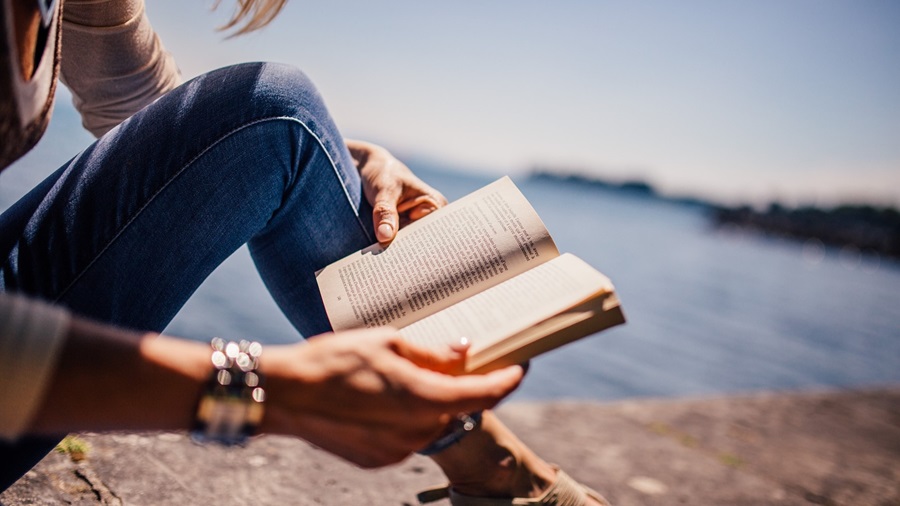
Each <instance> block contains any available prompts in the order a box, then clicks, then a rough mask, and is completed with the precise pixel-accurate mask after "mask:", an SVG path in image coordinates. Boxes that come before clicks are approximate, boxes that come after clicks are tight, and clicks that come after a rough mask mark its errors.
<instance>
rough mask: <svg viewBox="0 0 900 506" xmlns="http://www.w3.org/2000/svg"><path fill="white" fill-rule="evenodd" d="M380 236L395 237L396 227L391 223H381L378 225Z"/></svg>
mask: <svg viewBox="0 0 900 506" xmlns="http://www.w3.org/2000/svg"><path fill="white" fill-rule="evenodd" d="M378 236H379V237H383V238H385V239H390V238H391V237H394V227H392V226H390V224H388V223H382V224H381V225H378Z"/></svg>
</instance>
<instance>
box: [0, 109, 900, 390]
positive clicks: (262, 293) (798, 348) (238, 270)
mask: <svg viewBox="0 0 900 506" xmlns="http://www.w3.org/2000/svg"><path fill="white" fill-rule="evenodd" d="M60 109H61V111H58V113H57V115H58V116H62V120H58V118H57V119H56V120H55V121H56V123H55V124H54V125H51V131H50V132H49V133H48V137H49V138H45V139H44V141H42V146H39V149H38V150H36V151H35V152H33V153H31V154H29V155H28V158H26V159H24V160H23V161H22V162H20V163H19V164H17V165H16V166H14V167H13V168H11V169H9V170H8V171H7V172H6V173H5V174H3V176H2V177H0V206H2V208H5V207H6V206H8V205H9V204H10V203H11V202H12V201H14V200H15V199H16V198H18V196H19V195H21V194H22V193H24V191H25V190H27V188H29V187H30V186H32V185H33V184H35V183H36V182H37V181H39V180H40V179H41V178H43V177H44V176H45V175H46V174H47V173H49V172H50V170H51V169H52V168H55V167H56V166H58V165H59V164H60V163H62V162H63V161H65V160H66V159H67V158H68V157H70V156H72V155H73V154H74V153H75V152H76V151H77V149H78V146H83V145H84V144H85V143H86V141H87V136H86V135H85V134H83V133H78V132H77V131H76V130H77V122H76V120H75V119H74V116H73V117H68V116H66V114H69V116H71V111H68V112H67V109H66V108H60ZM67 121H68V123H67ZM73 124H74V125H73ZM60 125H61V126H60ZM410 165H411V166H412V167H413V168H414V169H415V170H416V171H417V172H419V173H420V174H421V175H422V176H423V177H424V178H425V179H426V180H427V181H429V182H430V183H431V184H433V185H434V186H436V187H437V188H438V189H440V190H441V191H443V192H444V193H445V194H446V195H447V197H448V198H450V199H451V200H452V199H454V198H457V197H460V196H462V195H465V194H466V193H469V192H471V191H473V190H475V189H477V188H479V187H481V186H483V185H485V184H487V183H489V182H491V181H492V180H494V179H496V177H497V175H495V174H475V173H471V172H469V173H460V172H454V171H448V170H440V169H435V168H434V167H433V166H431V165H430V164H428V163H415V162H410ZM513 179H514V180H515V181H516V183H517V184H518V185H519V187H520V189H521V190H522V192H523V193H524V194H525V195H526V196H527V197H528V199H529V200H530V201H531V203H532V204H533V205H534V207H535V208H536V209H537V211H538V214H540V216H541V217H542V218H543V220H544V222H545V224H546V225H547V228H548V229H549V230H550V232H551V234H552V235H553V237H554V239H555V241H556V243H557V245H558V246H559V248H560V250H561V251H564V252H572V253H575V254H576V255H578V256H580V257H581V258H583V259H584V260H586V261H587V262H588V263H590V264H592V265H593V266H595V267H596V268H597V269H599V270H601V271H602V272H604V273H605V274H606V275H608V276H609V277H610V278H611V279H612V280H613V283H614V284H615V285H616V289H617V292H618V294H619V296H620V299H621V301H622V305H623V308H624V310H625V313H626V315H627V317H628V323H627V324H626V325H624V326H621V327H617V328H613V329H610V330H608V331H605V332H602V333H600V334H597V335H594V336H592V337H589V338H586V339H583V340H581V341H578V342H576V343H572V344H570V345H567V346H565V347H563V348H561V349H558V350H554V351H552V352H550V353H548V354H546V355H544V356H541V357H539V358H537V359H535V360H533V361H532V364H531V368H530V370H529V373H528V376H527V378H526V380H525V382H524V384H523V386H522V387H521V388H520V389H519V391H517V393H516V394H514V397H513V398H516V399H563V398H572V399H593V400H613V399H622V398H631V397H648V396H653V397H675V396H696V395H719V394H731V393H738V392H752V391H759V390H783V389H817V388H824V387H864V386H874V385H885V384H894V385H896V384H900V262H898V261H896V260H888V259H884V258H881V259H879V258H876V257H871V256H860V255H858V254H855V253H853V252H852V251H850V252H847V251H844V252H842V251H840V250H831V249H827V248H826V249H823V248H822V247H821V246H818V245H815V244H813V245H809V244H806V245H805V244H804V243H802V242H796V241H789V240H779V239H771V238H765V237H762V236H758V235H753V234H749V233H744V232H741V231H736V230H731V229H725V230H721V229H716V228H714V227H712V226H711V221H710V220H709V218H708V216H707V215H706V212H705V211H704V210H703V208H701V207H696V206H693V207H692V206H687V205H680V204H674V203H671V202H667V201H662V200H657V199H653V198H648V197H646V196H641V195H635V194H628V193H623V192H621V191H614V190H604V189H601V188H598V187H595V186H586V185H578V184H574V183H568V182H564V181H555V180H547V179H531V178H528V177H525V176H522V177H514V178H513ZM166 331H167V332H169V333H171V334H174V335H179V336H184V337H189V338H194V339H198V340H206V339H208V338H209V336H215V335H219V336H222V337H227V338H232V339H242V338H251V339H258V340H261V341H264V342H267V343H287V342H293V341H296V340H298V339H300V336H299V335H298V334H297V333H296V331H295V330H294V329H293V328H292V327H291V326H290V325H289V324H288V322H287V320H286V319H285V318H284V317H283V316H282V315H281V313H280V311H279V310H278V308H277V307H276V306H275V304H274V303H273V302H272V300H271V298H270V297H269V295H268V293H267V292H266V290H265V288H264V287H263V285H262V282H261V281H260V279H259V276H258V275H257V274H256V271H255V270H254V268H253V264H252V261H251V260H250V257H249V254H248V253H247V250H246V248H242V249H240V250H238V251H237V252H236V253H235V254H234V255H232V256H231V257H230V258H229V259H228V260H226V262H225V263H223V264H222V265H221V266H220V267H219V269H217V270H216V271H215V272H214V273H213V274H212V276H210V278H209V279H208V280H207V281H206V282H205V283H204V284H203V285H202V286H201V287H200V288H199V289H198V290H197V292H196V293H195V295H194V296H193V297H192V298H191V299H190V301H188V303H187V305H186V306H185V307H184V308H183V310H182V311H181V312H180V313H179V314H178V315H177V317H176V318H175V320H174V321H173V322H172V323H171V324H170V325H169V327H168V328H167V330H166Z"/></svg>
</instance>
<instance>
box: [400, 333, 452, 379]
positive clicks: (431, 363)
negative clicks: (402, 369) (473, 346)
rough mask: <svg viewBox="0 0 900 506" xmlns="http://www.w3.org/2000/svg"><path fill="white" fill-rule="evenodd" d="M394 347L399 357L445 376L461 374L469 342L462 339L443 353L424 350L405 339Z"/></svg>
mask: <svg viewBox="0 0 900 506" xmlns="http://www.w3.org/2000/svg"><path fill="white" fill-rule="evenodd" d="M393 346H394V351H395V352H396V353H397V354H398V355H400V356H401V357H403V358H405V359H407V360H409V361H410V362H412V363H414V364H416V365H417V366H419V367H423V368H425V369H430V370H432V371H436V372H441V373H444V374H459V373H461V372H462V371H463V368H464V367H465V364H466V353H467V352H468V350H469V340H468V339H466V338H465V337H461V338H460V339H459V340H458V341H457V342H455V343H453V344H451V345H450V346H448V347H447V348H446V349H444V350H442V351H435V350H430V349H426V348H422V347H420V346H416V345H414V344H411V343H409V342H408V341H406V340H403V339H399V340H396V341H395V342H394V343H393Z"/></svg>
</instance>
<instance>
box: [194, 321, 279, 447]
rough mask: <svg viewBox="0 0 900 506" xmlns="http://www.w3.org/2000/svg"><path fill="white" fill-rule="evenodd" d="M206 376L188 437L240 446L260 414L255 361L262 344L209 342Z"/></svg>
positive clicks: (260, 380)
mask: <svg viewBox="0 0 900 506" xmlns="http://www.w3.org/2000/svg"><path fill="white" fill-rule="evenodd" d="M210 344H211V349H210V363H211V364H212V365H213V371H212V373H211V374H210V375H209V378H208V379H207V381H206V384H205V386H204V388H203V392H202V394H201V395H200V398H199V400H198V402H197V410H196V415H195V418H194V423H193V426H192V428H191V438H192V439H193V440H194V441H196V442H201V443H205V442H217V443H221V444H225V445H242V444H244V443H245V442H246V441H247V439H248V438H249V437H250V436H252V435H255V434H256V432H257V431H258V429H259V426H260V422H261V420H262V417H263V413H264V411H265V410H264V402H265V400H266V391H265V389H264V388H263V377H262V372H261V371H259V360H260V356H261V355H262V345H260V344H259V343H257V342H251V341H244V340H242V341H240V342H235V341H225V340H224V339H222V338H219V337H216V338H213V339H212V341H211V343H210Z"/></svg>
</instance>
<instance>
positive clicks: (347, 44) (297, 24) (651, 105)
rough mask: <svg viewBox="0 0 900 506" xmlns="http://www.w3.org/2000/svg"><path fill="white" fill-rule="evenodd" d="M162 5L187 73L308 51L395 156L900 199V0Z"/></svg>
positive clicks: (339, 114)
mask: <svg viewBox="0 0 900 506" xmlns="http://www.w3.org/2000/svg"><path fill="white" fill-rule="evenodd" d="M147 1H148V4H149V5H148V7H147V8H148V13H149V15H150V18H151V21H152V22H153V24H154V26H155V27H156V29H157V31H158V32H159V33H160V35H161V37H162V39H163V41H164V44H165V45H166V47H167V48H168V49H169V50H170V51H171V52H172V53H174V54H175V57H176V59H177V60H178V62H179V65H180V67H181V68H182V71H183V73H184V74H185V76H187V77H190V76H194V75H197V74H198V73H201V72H203V71H205V70H209V69H212V68H216V67H219V66H222V65H226V64H230V63H236V62H240V61H247V60H275V61H281V62H287V63H292V64H295V65H297V66H299V67H301V68H302V69H304V70H305V71H306V72H307V73H308V74H309V75H310V76H311V77H312V78H313V80H314V81H315V82H316V83H317V85H318V86H319V88H320V90H321V91H322V93H323V95H324V96H325V98H326V101H327V102H328V104H329V107H330V109H331V111H332V114H333V115H334V116H335V118H336V120H337V122H338V124H339V125H340V127H341V129H342V130H343V131H344V133H345V135H348V136H353V137H358V138H365V139H369V140H373V141H376V142H380V143H383V144H385V145H386V146H388V147H390V148H392V149H393V150H395V151H396V152H398V153H405V154H409V155H415V156H424V157H428V158H431V159H434V160H438V161H440V162H442V163H445V164H450V165H456V166H459V167H462V168H466V169H469V170H482V171H490V172H496V173H519V172H522V171H525V170H528V169H529V168H530V167H532V166H534V165H550V166H558V167H563V168H572V169H577V170H582V171H586V172H596V173H598V174H603V175H606V176H610V177H614V178H629V177H643V178H647V179H649V180H651V181H652V182H654V183H655V184H657V185H658V186H660V187H661V188H662V189H664V190H666V191H670V192H678V193H695V194H702V195H708V196H714V197H716V198H721V199H737V200H760V199H769V198H777V199H780V200H782V201H785V202H787V203H794V202H803V203H820V204H827V203H833V202H836V201H848V200H854V201H859V200H868V201H874V202H881V203H890V204H894V205H900V29H898V27H900V2H895V1H890V0H885V1H852V2H851V1H834V0H794V1H790V2H783V1H774V0H771V1H770V0H764V1H754V2H734V1H686V2H662V1H659V2H657V1H640V2H624V1H622V2H606V1H592V0H557V1H554V2H537V1H527V0H522V1H512V0H494V1H488V2H472V1H462V2H434V1H424V0H402V1H389V2H371V1H363V0H329V1H324V2H315V3H313V2H307V1H300V0H292V1H290V2H289V3H288V5H287V7H286V8H285V10H284V12H283V14H282V15H281V16H280V17H279V18H278V19H277V20H276V21H275V22H274V23H273V24H272V25H271V26H269V27H268V28H266V29H264V30H263V31H262V32H260V33H255V34H251V35H249V36H243V37H238V38H235V39H230V40H225V39H224V37H223V35H222V34H221V33H218V32H216V31H215V27H216V26H218V25H220V24H222V23H223V22H224V20H225V19H226V18H227V14H228V13H229V12H230V9H231V7H232V5H233V2H232V1H230V0H222V6H221V7H220V8H219V10H218V11H217V12H214V13H210V7H211V5H212V4H211V2H208V1H201V0H147Z"/></svg>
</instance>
